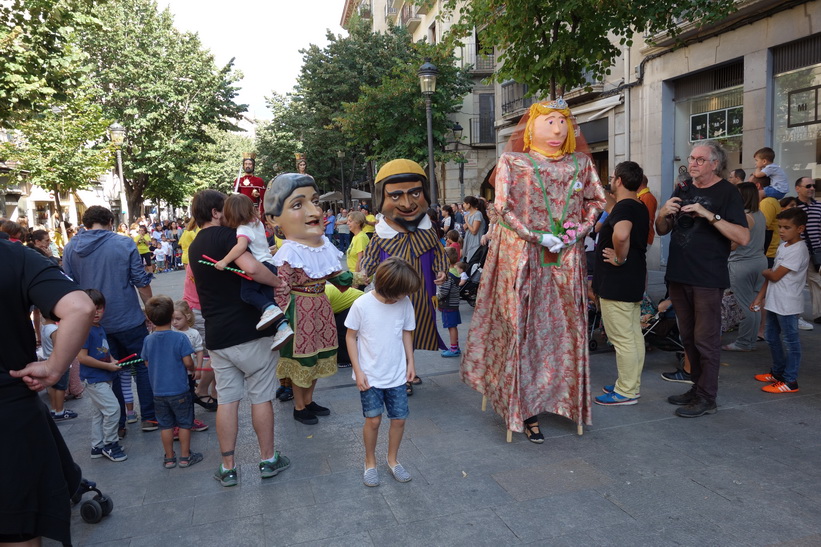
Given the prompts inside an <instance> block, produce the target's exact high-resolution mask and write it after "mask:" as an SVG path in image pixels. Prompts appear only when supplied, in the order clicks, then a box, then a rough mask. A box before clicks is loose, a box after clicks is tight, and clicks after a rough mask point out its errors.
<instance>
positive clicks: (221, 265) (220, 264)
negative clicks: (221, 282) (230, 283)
mask: <svg viewBox="0 0 821 547" xmlns="http://www.w3.org/2000/svg"><path fill="white" fill-rule="evenodd" d="M227 265H228V264H226V263H225V261H224V260H220V261H219V262H217V263H216V264H214V267H215V268H216V269H218V270H220V271H222V270H224V269H225V267H226V266H227Z"/></svg>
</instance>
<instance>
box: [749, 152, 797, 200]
mask: <svg viewBox="0 0 821 547" xmlns="http://www.w3.org/2000/svg"><path fill="white" fill-rule="evenodd" d="M753 159H754V160H755V172H753V176H754V177H765V176H766V177H770V185H769V186H767V187H766V188H764V195H765V196H767V197H771V198H775V199H781V198H783V197H784V196H785V195H786V194H787V192H788V191H789V189H790V183H789V181H788V180H787V173H785V172H784V170H783V169H782V168H781V167H780V166H779V165H776V164H775V163H773V162H774V161H775V151H774V150H773V149H772V148H766V147H765V148H761V149H759V150H756V153H755V154H753Z"/></svg>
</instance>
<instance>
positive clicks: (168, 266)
mask: <svg viewBox="0 0 821 547" xmlns="http://www.w3.org/2000/svg"><path fill="white" fill-rule="evenodd" d="M160 247H161V248H162V250H163V254H164V255H165V263H164V264H163V265H164V266H165V268H164V271H166V272H170V271H171V270H172V269H173V266H174V249H172V248H171V242H170V241H168V238H167V237H165V236H162V244H161V245H160Z"/></svg>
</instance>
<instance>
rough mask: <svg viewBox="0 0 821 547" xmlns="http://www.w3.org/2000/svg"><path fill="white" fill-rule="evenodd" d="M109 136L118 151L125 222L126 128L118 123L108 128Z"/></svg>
mask: <svg viewBox="0 0 821 547" xmlns="http://www.w3.org/2000/svg"><path fill="white" fill-rule="evenodd" d="M108 134H109V136H110V138H111V144H113V145H114V147H115V148H116V149H117V170H118V171H119V173H118V175H119V177H120V210H121V211H122V214H123V220H125V219H126V218H128V201H127V200H126V197H125V195H124V194H125V178H124V176H123V155H122V147H123V142H125V127H123V126H122V125H120V124H119V123H117V122H114V123H112V124H111V125H109V126H108Z"/></svg>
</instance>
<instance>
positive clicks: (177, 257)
mask: <svg viewBox="0 0 821 547" xmlns="http://www.w3.org/2000/svg"><path fill="white" fill-rule="evenodd" d="M180 268H182V247H180V246H179V245H178V246H177V248H176V249H174V269H175V270H179V269H180Z"/></svg>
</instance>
